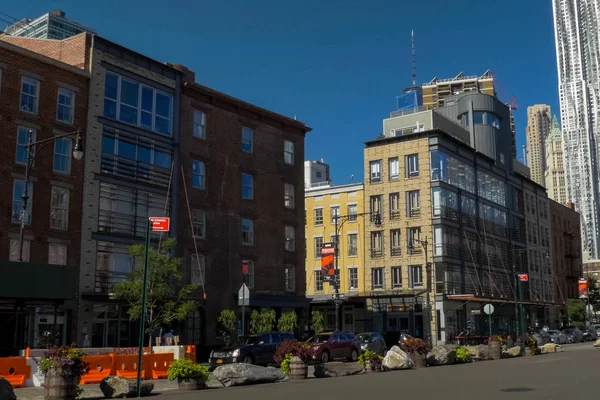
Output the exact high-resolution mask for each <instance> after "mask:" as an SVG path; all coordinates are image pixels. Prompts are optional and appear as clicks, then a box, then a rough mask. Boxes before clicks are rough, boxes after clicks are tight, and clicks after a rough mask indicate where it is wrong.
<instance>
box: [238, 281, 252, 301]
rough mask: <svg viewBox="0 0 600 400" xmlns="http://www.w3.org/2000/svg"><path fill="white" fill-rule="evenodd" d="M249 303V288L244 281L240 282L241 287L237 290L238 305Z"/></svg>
mask: <svg viewBox="0 0 600 400" xmlns="http://www.w3.org/2000/svg"><path fill="white" fill-rule="evenodd" d="M248 305H250V289H248V286H246V284H245V283H242V287H241V288H240V290H239V292H238V306H248Z"/></svg>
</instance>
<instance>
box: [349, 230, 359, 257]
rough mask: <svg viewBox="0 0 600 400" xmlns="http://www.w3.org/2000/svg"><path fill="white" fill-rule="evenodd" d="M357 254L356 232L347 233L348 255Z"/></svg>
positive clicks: (354, 255) (353, 255)
mask: <svg viewBox="0 0 600 400" xmlns="http://www.w3.org/2000/svg"><path fill="white" fill-rule="evenodd" d="M357 255H358V234H357V233H349V234H348V257H356V256H357Z"/></svg>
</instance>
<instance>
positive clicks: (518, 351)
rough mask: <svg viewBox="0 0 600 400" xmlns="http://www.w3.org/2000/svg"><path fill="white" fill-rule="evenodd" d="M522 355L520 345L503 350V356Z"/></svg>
mask: <svg viewBox="0 0 600 400" xmlns="http://www.w3.org/2000/svg"><path fill="white" fill-rule="evenodd" d="M520 355H521V348H520V347H519V346H514V347H511V348H509V349H506V350H505V351H503V352H502V356H503V357H506V358H512V357H519V356H520Z"/></svg>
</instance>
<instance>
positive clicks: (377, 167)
mask: <svg viewBox="0 0 600 400" xmlns="http://www.w3.org/2000/svg"><path fill="white" fill-rule="evenodd" d="M369 170H370V171H371V183H377V182H381V161H371V162H370V163H369Z"/></svg>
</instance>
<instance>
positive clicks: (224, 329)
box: [217, 310, 237, 346]
mask: <svg viewBox="0 0 600 400" xmlns="http://www.w3.org/2000/svg"><path fill="white" fill-rule="evenodd" d="M236 323H237V318H236V317H235V313H234V312H233V311H231V310H223V311H221V313H220V314H219V316H218V317H217V334H218V335H219V336H220V337H222V338H223V341H224V342H225V345H226V346H229V344H230V343H231V335H233V332H234V331H235V327H236Z"/></svg>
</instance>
